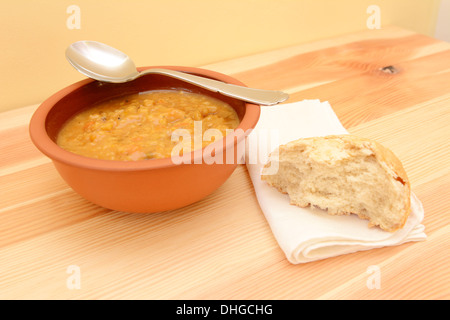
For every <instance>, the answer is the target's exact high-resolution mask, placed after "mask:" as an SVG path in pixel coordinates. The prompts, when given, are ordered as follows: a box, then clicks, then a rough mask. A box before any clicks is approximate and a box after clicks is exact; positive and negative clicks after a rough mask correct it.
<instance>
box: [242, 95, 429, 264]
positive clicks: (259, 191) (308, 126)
mask: <svg viewBox="0 0 450 320" xmlns="http://www.w3.org/2000/svg"><path fill="white" fill-rule="evenodd" d="M330 134H348V132H347V131H346V130H345V128H344V127H343V126H342V125H341V123H340V122H339V119H338V118H337V116H336V114H335V113H334V112H333V109H332V108H331V106H330V105H329V103H328V102H320V101H318V100H304V101H301V102H296V103H290V104H282V105H278V106H271V107H263V108H262V110H261V118H260V120H259V122H258V124H257V126H256V128H255V129H254V130H253V132H252V133H251V134H250V135H249V137H248V141H247V142H248V146H255V145H256V146H257V147H256V149H255V148H251V147H248V148H247V153H246V163H247V167H248V170H249V173H250V177H251V180H252V182H253V185H254V187H255V192H256V196H257V198H258V202H259V204H260V206H261V209H262V211H263V213H264V215H265V217H266V219H267V221H268V223H269V225H270V227H271V229H272V232H273V234H274V236H275V238H276V240H277V241H278V244H279V245H280V247H281V249H282V250H283V251H284V253H285V254H286V257H287V259H288V260H289V261H290V262H291V263H293V264H298V263H304V262H309V261H315V260H320V259H325V258H328V257H333V256H338V255H342V254H347V253H352V252H356V251H361V250H369V249H373V248H379V247H384V246H394V245H399V244H402V243H405V242H408V241H421V240H425V239H426V235H425V233H424V229H425V228H424V226H423V225H422V224H421V222H422V220H423V217H424V211H423V207H422V204H421V202H420V201H419V200H418V199H417V197H416V196H415V195H414V194H412V195H411V208H412V212H411V214H410V216H409V218H408V220H407V222H406V224H405V226H404V227H403V228H402V229H400V230H398V231H396V232H394V233H391V232H386V231H383V230H381V229H380V228H378V227H373V228H369V227H368V220H362V219H360V218H358V217H357V216H356V215H348V216H345V215H344V216H334V215H329V214H328V213H327V212H326V211H324V210H321V209H316V208H311V207H308V208H300V207H297V206H294V205H291V204H290V203H289V196H288V195H286V194H282V193H280V192H278V190H276V189H275V188H273V187H270V186H269V185H267V184H266V183H265V182H264V181H261V170H262V167H263V165H264V164H265V163H266V161H267V159H268V155H269V153H270V152H271V151H272V150H274V149H275V148H276V147H278V146H279V145H280V144H285V143H287V142H289V141H292V140H296V139H299V138H307V137H313V136H325V135H330ZM256 152H257V153H258V156H257V157H255V153H256ZM256 158H257V159H256ZM255 159H256V160H255Z"/></svg>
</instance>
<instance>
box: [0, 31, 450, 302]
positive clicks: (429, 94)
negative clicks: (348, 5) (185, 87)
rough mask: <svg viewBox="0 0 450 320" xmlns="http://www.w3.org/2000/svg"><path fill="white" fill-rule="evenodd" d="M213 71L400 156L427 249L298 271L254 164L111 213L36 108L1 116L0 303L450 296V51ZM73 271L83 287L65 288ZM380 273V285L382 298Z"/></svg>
mask: <svg viewBox="0 0 450 320" xmlns="http://www.w3.org/2000/svg"><path fill="white" fill-rule="evenodd" d="M386 67H387V68H386ZM205 68H209V69H213V70H216V71H219V72H223V73H227V74H232V75H234V76H235V77H236V78H239V79H240V80H241V81H243V82H244V83H246V84H247V85H249V86H252V87H259V88H268V89H269V88H270V89H281V90H285V91H288V92H289V93H290V94H291V99H290V100H289V101H288V102H294V101H300V100H302V99H311V98H312V99H320V100H322V101H329V102H330V104H331V105H332V107H333V109H334V110H335V112H336V114H337V115H338V117H339V118H340V120H341V122H342V123H343V124H344V126H345V127H346V128H347V129H348V130H349V131H350V132H351V133H354V134H357V135H361V136H365V137H368V138H373V139H377V140H379V141H380V142H382V143H383V144H385V145H386V146H388V147H389V148H391V149H392V150H393V151H394V153H396V154H397V156H398V157H399V158H400V159H401V161H402V162H403V163H404V166H405V169H406V171H407V173H408V176H409V178H410V180H411V183H412V188H413V191H414V193H415V194H416V195H417V196H418V197H419V198H420V199H421V201H422V203H423V205H424V208H425V213H426V215H425V219H424V224H425V226H426V232H427V235H428V239H427V240H426V241H424V242H420V243H407V244H404V245H401V246H395V247H386V248H380V249H374V250H369V251H363V252H357V253H354V254H348V255H343V256H339V257H334V258H330V259H326V260H321V261H317V262H312V263H307V264H302V265H292V264H290V263H289V262H288V261H287V260H286V258H285V256H284V254H283V253H282V252H281V250H280V248H279V246H278V244H277V242H276V241H275V239H274V237H273V234H272V233H271V231H270V228H269V226H268V224H267V222H266V220H265V218H264V215H263V214H262V212H261V210H260V208H259V206H258V202H257V200H256V197H255V193H254V190H253V188H252V184H251V181H250V178H249V175H248V172H247V169H246V167H245V166H243V165H241V166H239V167H238V168H237V170H236V171H235V172H234V173H233V175H232V176H231V177H230V179H228V180H227V182H226V183H225V184H224V185H223V186H222V187H220V188H219V189H218V190H217V191H216V192H214V193H213V194H211V195H210V196H208V197H207V198H205V199H203V200H201V201H199V202H197V203H195V204H192V205H190V206H188V207H185V208H182V209H179V210H173V211H169V212H162V213H157V214H151V215H142V214H128V213H123V212H115V211H111V210H107V209H104V208H100V207H98V206H96V205H93V204H91V203H89V202H87V201H86V200H84V199H82V198H81V197H79V196H78V195H77V194H76V193H74V192H73V191H72V190H71V189H70V188H69V187H68V186H67V185H66V184H65V182H64V181H63V180H62V179H61V178H60V177H59V175H58V174H57V172H56V171H55V169H54V168H53V165H52V163H51V162H50V161H49V160H48V159H47V158H46V157H44V156H43V155H42V154H41V153H39V152H38V151H37V150H36V148H34V146H33V145H32V143H31V141H30V139H29V136H28V122H29V119H30V116H31V114H32V113H33V111H34V110H35V108H36V107H37V106H36V105H35V106H28V107H24V108H20V109H16V110H12V111H8V112H5V113H3V114H2V116H1V117H0V151H1V158H0V217H1V219H2V224H1V225H0V298H1V299H36V298H37V299H448V298H450V272H449V262H450V261H449V254H448V252H449V249H450V248H449V246H450V241H449V236H448V235H449V231H450V229H449V222H450V217H449V215H448V212H449V211H450V206H449V198H450V197H449V193H448V190H450V142H449V141H450V125H449V123H450V93H449V90H448V83H449V82H450V44H448V43H445V42H442V41H438V40H435V39H432V38H429V37H426V36H423V35H419V34H415V33H413V32H411V31H408V30H403V29H399V28H396V27H389V28H384V29H382V30H370V31H364V32H361V33H355V34H349V35H344V36H342V37H337V38H333V39H325V40H322V41H318V42H314V43H309V44H302V45H299V46H294V47H290V48H283V49H279V50H274V51H270V52H265V53H261V54H257V55H253V56H249V57H242V58H239V59H235V60H232V61H223V62H220V63H217V64H213V65H209V66H205ZM71 265H76V266H79V268H80V271H81V289H73V290H71V289H69V288H68V287H67V285H66V281H67V278H68V277H69V274H68V273H67V272H66V271H67V268H68V267H69V266H71ZM374 265H375V266H378V267H379V268H380V272H381V288H380V289H372V290H371V289H369V288H368V286H367V284H366V281H367V278H368V276H369V275H368V273H367V268H368V267H369V266H374Z"/></svg>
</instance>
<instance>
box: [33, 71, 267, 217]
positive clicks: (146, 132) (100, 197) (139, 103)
mask: <svg viewBox="0 0 450 320" xmlns="http://www.w3.org/2000/svg"><path fill="white" fill-rule="evenodd" d="M146 68H167V69H172V70H177V71H182V72H187V73H191V74H194V75H197V76H202V77H206V78H210V79H215V80H219V81H223V82H226V83H231V84H236V85H242V86H243V85H244V84H243V83H241V82H240V81H238V80H237V79H235V78H232V77H230V76H228V75H224V74H221V73H218V72H214V71H210V70H205V69H200V68H191V67H178V66H164V67H141V68H138V69H139V70H144V69H146ZM259 114H260V106H259V105H255V104H250V103H246V102H243V101H240V100H237V99H233V98H230V97H226V96H224V95H221V94H219V93H215V92H211V91H208V90H206V89H203V88H199V87H196V86H194V85H192V84H189V83H186V82H183V81H181V80H178V79H174V78H171V77H168V76H163V75H157V74H148V75H145V76H142V77H140V78H138V79H136V80H133V81H130V82H126V83H120V84H116V83H105V82H99V81H95V80H92V79H86V80H82V81H79V82H77V83H74V84H72V85H70V86H68V87H66V88H64V89H62V90H60V91H59V92H57V93H55V94H54V95H52V96H51V97H49V98H48V99H47V100H45V101H44V102H43V103H42V104H41V105H40V106H39V107H38V108H37V110H36V111H35V113H34V114H33V117H32V118H31V120H30V126H29V131H30V137H31V140H32V141H33V143H34V144H35V146H36V147H37V148H38V149H39V150H40V151H41V152H42V153H43V154H45V155H46V156H47V157H49V158H50V159H51V160H52V161H53V164H54V166H55V168H56V170H57V171H58V172H59V174H60V175H61V177H62V178H63V179H64V180H65V181H66V182H67V184H68V185H69V186H70V187H71V188H72V189H73V190H74V191H75V192H77V193H78V194H80V195H81V196H82V197H84V198H85V199H87V200H89V201H91V202H93V203H96V204H98V205H100V206H102V207H106V208H109V209H112V210H117V211H124V212H136V213H152V212H160V211H167V210H173V209H177V208H181V207H184V206H187V205H189V204H192V203H194V202H197V201H199V200H201V199H203V198H205V197H206V196H207V195H209V194H211V193H212V192H214V191H215V190H216V189H217V188H219V187H220V186H221V185H222V184H223V183H224V182H225V181H226V180H227V179H228V177H229V176H230V175H231V174H232V173H233V171H234V170H235V169H236V167H237V166H238V165H239V164H241V163H242V159H243V156H244V152H245V138H246V136H247V135H248V134H249V133H250V132H251V130H252V129H253V128H254V127H255V125H256V123H257V121H258V119H259Z"/></svg>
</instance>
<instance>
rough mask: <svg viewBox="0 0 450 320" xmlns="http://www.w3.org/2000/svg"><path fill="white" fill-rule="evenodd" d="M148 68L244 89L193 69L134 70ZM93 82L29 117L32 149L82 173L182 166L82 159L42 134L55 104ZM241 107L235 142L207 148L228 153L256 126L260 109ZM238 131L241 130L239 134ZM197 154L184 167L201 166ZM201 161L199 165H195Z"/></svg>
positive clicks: (63, 91) (59, 94) (234, 81)
mask: <svg viewBox="0 0 450 320" xmlns="http://www.w3.org/2000/svg"><path fill="white" fill-rule="evenodd" d="M150 68H162V69H164V68H165V69H171V70H177V71H182V72H188V73H195V74H197V75H200V76H206V77H210V78H213V79H216V80H220V81H224V82H226V83H230V84H236V85H240V86H246V85H245V84H244V83H242V82H241V81H239V80H237V79H235V78H233V77H231V76H228V75H225V74H222V73H219V72H216V71H212V70H208V69H203V68H197V67H183V66H145V67H138V68H137V69H138V70H139V71H142V70H145V69H150ZM94 81H97V80H94V79H90V78H87V79H84V80H81V81H78V82H75V83H73V84H71V85H69V86H67V87H65V88H63V89H61V90H59V91H58V92H56V93H54V94H53V95H51V96H50V97H49V98H47V99H46V100H45V101H44V102H42V103H41V104H40V105H39V106H38V108H37V109H36V110H35V112H34V114H33V116H32V117H31V120H30V123H29V134H30V138H31V140H32V142H33V143H34V145H35V146H36V147H37V148H38V149H39V150H40V151H41V152H42V153H43V154H44V155H46V156H47V157H49V158H50V159H51V160H53V161H58V162H61V163H65V164H68V165H72V166H75V167H81V168H85V169H93V170H101V171H139V170H148V169H158V168H168V167H174V166H180V165H184V163H181V164H177V163H175V162H173V161H172V159H171V158H163V159H152V160H138V161H121V160H103V159H96V158H89V157H86V156H82V155H78V154H75V153H73V152H70V151H67V150H65V149H63V148H61V147H60V146H58V145H57V144H56V143H55V142H54V141H53V140H52V139H51V138H50V137H49V136H48V134H47V130H46V119H47V116H48V114H49V112H50V111H51V109H52V108H53V107H54V105H55V104H56V103H57V102H59V101H60V100H61V99H62V98H64V97H65V96H67V95H68V94H70V93H72V92H73V91H75V90H77V89H79V88H81V87H83V86H85V85H87V84H89V83H92V82H94ZM244 103H245V113H244V116H243V117H242V120H241V121H240V123H239V126H238V127H237V128H236V129H235V132H236V134H235V135H234V136H235V139H225V137H224V139H225V142H224V139H221V140H220V141H217V142H213V143H212V144H210V145H209V146H208V147H209V148H214V150H221V151H222V152H223V151H224V150H228V149H229V148H231V147H233V148H234V145H235V144H239V143H240V142H241V141H242V140H243V139H244V138H245V137H246V136H247V135H248V134H249V133H250V132H249V130H250V131H251V130H252V129H253V128H254V127H255V125H256V123H257V122H258V120H259V116H260V112H261V107H260V105H256V104H251V103H247V102H244ZM239 129H242V130H239ZM205 148H206V147H205ZM205 148H203V149H201V151H202V152H199V151H200V149H199V150H194V151H191V153H190V159H191V160H190V163H188V164H196V163H204V160H203V159H205V158H204V156H203V151H204V149H205ZM199 160H201V161H200V162H197V161H199Z"/></svg>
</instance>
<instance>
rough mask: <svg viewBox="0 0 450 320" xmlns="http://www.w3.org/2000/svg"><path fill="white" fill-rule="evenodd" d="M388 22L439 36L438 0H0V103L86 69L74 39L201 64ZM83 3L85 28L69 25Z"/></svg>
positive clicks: (153, 58)
mask: <svg viewBox="0 0 450 320" xmlns="http://www.w3.org/2000/svg"><path fill="white" fill-rule="evenodd" d="M371 4H376V5H378V6H379V7H380V9H381V24H382V26H383V25H385V26H386V25H390V24H394V25H398V26H400V27H405V28H409V29H411V30H414V31H417V32H420V33H424V34H428V35H432V34H433V31H434V25H435V21H436V17H437V10H438V6H439V0H375V1H374V0H121V1H119V0H34V1H32V0H0V57H1V59H0V70H1V73H0V93H1V100H0V111H3V110H7V109H12V108H16V107H20V106H26V105H30V104H35V103H39V102H41V101H42V100H44V99H45V98H46V97H48V96H49V95H51V94H52V93H53V92H55V91H57V90H59V89H61V88H63V87H65V86H67V85H69V84H70V83H72V82H74V81H77V80H80V79H82V78H84V77H83V76H82V75H81V74H79V73H78V72H76V71H75V69H73V68H72V67H71V66H70V65H69V64H68V62H67V61H66V60H65V57H64V51H65V49H66V47H67V46H68V45H69V44H71V43H72V42H75V41H77V40H87V39H89V40H97V41H101V42H105V43H107V44H110V45H112V46H115V47H117V48H118V49H120V50H122V51H124V52H126V53H127V54H129V55H130V56H131V57H132V58H133V59H134V60H135V62H136V65H138V66H139V65H188V66H201V65H205V64H208V63H213V62H217V61H220V60H224V59H229V58H233V57H239V56H243V55H248V54H252V53H257V52H261V51H266V50H270V49H275V48H280V47H285V46H288V45H293V44H298V43H302V42H307V41H313V40H316V39H322V38H325V37H330V36H334V35H339V34H344V33H348V32H354V31H359V30H364V29H366V28H367V26H366V20H367V18H368V17H369V15H368V14H367V13H366V9H367V7H368V6H369V5H371ZM70 5H77V6H78V7H79V8H80V18H81V19H80V29H69V28H68V27H67V25H66V22H67V20H68V18H69V17H70V16H71V15H70V14H68V13H67V12H66V11H67V8H68V7H69V6H70Z"/></svg>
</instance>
